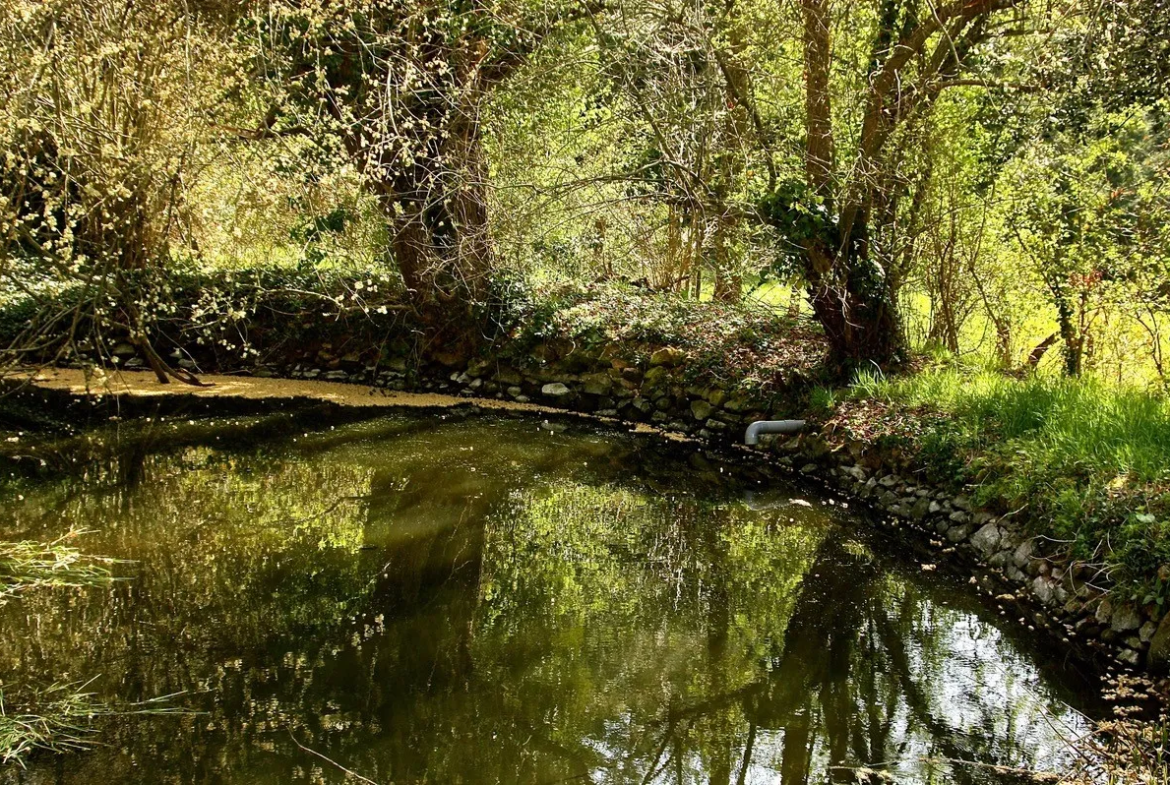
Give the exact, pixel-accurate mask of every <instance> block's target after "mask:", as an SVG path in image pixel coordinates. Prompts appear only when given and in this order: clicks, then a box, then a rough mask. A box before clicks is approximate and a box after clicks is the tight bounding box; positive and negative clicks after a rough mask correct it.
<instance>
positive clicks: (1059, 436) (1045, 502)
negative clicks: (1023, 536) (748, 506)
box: [850, 367, 1170, 602]
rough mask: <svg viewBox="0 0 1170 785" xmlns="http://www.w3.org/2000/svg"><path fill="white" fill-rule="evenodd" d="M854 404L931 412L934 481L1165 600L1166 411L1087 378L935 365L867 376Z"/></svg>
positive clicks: (927, 456) (925, 451) (1168, 525)
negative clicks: (967, 492) (958, 487)
mask: <svg viewBox="0 0 1170 785" xmlns="http://www.w3.org/2000/svg"><path fill="white" fill-rule="evenodd" d="M850 396H851V397H852V398H854V399H871V400H877V401H881V402H883V403H885V404H888V405H890V406H891V407H893V408H894V409H898V408H905V409H915V410H921V409H923V408H925V409H933V410H936V411H938V412H941V413H943V414H945V415H946V416H945V417H939V418H935V419H932V420H929V421H928V422H929V425H928V427H927V428H926V430H925V432H924V433H923V434H921V435H920V436H919V437H918V438H919V440H920V445H919V447H920V448H921V451H920V455H921V456H922V459H923V460H924V461H926V462H927V463H928V464H930V465H928V466H927V469H928V470H930V469H932V468H933V469H934V473H935V475H936V476H935V477H932V479H936V480H938V479H947V478H949V479H951V480H953V481H956V482H958V483H961V484H962V485H964V486H967V487H968V488H971V489H972V490H973V493H974V495H975V498H976V501H978V502H979V503H981V504H984V505H989V506H993V507H999V508H1000V509H1001V510H1002V511H1003V512H1009V511H1020V512H1021V513H1024V518H1025V519H1026V520H1028V521H1030V522H1032V523H1033V524H1034V525H1037V526H1040V527H1043V528H1045V529H1046V530H1045V531H1042V532H1038V533H1043V534H1047V535H1049V536H1052V537H1054V538H1055V539H1058V540H1061V541H1064V542H1065V543H1067V545H1068V547H1069V550H1070V552H1071V555H1073V556H1074V557H1075V558H1079V559H1084V560H1087V561H1096V562H1101V563H1103V564H1104V565H1105V566H1106V567H1107V568H1109V569H1110V570H1111V571H1112V572H1113V573H1114V574H1113V577H1114V578H1115V579H1117V580H1118V581H1119V582H1121V583H1128V584H1131V585H1132V586H1133V588H1134V590H1135V592H1136V594H1135V599H1139V600H1142V601H1158V602H1161V601H1162V599H1163V596H1164V595H1165V594H1166V593H1167V591H1168V590H1167V583H1168V581H1167V577H1170V576H1167V575H1165V574H1161V573H1165V572H1166V570H1165V568H1164V567H1163V565H1167V564H1170V404H1168V402H1167V400H1166V399H1165V398H1164V397H1162V396H1158V395H1153V394H1150V393H1147V392H1144V391H1141V390H1136V389H1125V388H1118V387H1112V386H1109V385H1106V384H1104V383H1102V382H1100V381H1098V380H1095V379H1092V378H1084V379H1067V378H1055V379H1054V378H1043V377H1029V378H1025V379H1017V378H1013V377H1009V376H1004V375H1002V374H997V373H992V372H980V371H975V372H971V371H964V370H962V369H956V368H953V367H952V368H946V367H943V368H934V369H928V370H925V371H921V372H918V373H916V374H913V375H907V376H902V377H895V378H884V377H881V376H877V375H864V376H861V377H859V378H858V380H857V381H856V383H855V384H854V385H853V387H852V389H851V391H850Z"/></svg>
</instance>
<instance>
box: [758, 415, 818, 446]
mask: <svg viewBox="0 0 1170 785" xmlns="http://www.w3.org/2000/svg"><path fill="white" fill-rule="evenodd" d="M802 428H804V420H757V421H756V422H754V423H752V424H751V425H749V426H748V427H747V431H746V432H744V435H743V443H744V444H747V445H757V444H759V443H760V436H761V435H762V434H765V433H800V431H801V429H802Z"/></svg>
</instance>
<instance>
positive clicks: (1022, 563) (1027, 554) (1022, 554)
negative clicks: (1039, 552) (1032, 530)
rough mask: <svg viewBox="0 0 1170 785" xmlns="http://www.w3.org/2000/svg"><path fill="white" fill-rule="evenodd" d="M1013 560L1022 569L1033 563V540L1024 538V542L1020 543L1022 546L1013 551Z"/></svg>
mask: <svg viewBox="0 0 1170 785" xmlns="http://www.w3.org/2000/svg"><path fill="white" fill-rule="evenodd" d="M1012 562H1014V563H1015V565H1016V567H1017V568H1019V569H1021V570H1024V569H1027V568H1028V565H1029V564H1031V563H1032V541H1031V540H1024V541H1023V542H1022V543H1020V547H1018V548H1016V550H1015V551H1014V552H1013V553H1012Z"/></svg>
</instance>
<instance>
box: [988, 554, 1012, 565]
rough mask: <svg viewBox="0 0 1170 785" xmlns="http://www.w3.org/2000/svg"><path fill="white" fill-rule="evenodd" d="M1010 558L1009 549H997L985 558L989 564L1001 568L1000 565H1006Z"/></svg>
mask: <svg viewBox="0 0 1170 785" xmlns="http://www.w3.org/2000/svg"><path fill="white" fill-rule="evenodd" d="M1011 560H1012V552H1011V551H999V552H998V553H993V554H992V555H991V558H990V559H988V560H987V563H988V564H990V565H991V566H992V567H1000V568H1002V567H1006V566H1008V564H1010V563H1011Z"/></svg>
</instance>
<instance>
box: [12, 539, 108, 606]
mask: <svg viewBox="0 0 1170 785" xmlns="http://www.w3.org/2000/svg"><path fill="white" fill-rule="evenodd" d="M82 534H84V532H80V531H71V532H69V533H68V534H66V535H64V536H62V537H59V538H58V539H56V540H53V541H52V542H47V543H46V542H35V541H29V540H25V541H20V542H0V605H3V604H4V603H6V602H8V601H9V600H11V599H12V598H14V597H16V596H17V595H18V594H20V593H22V592H25V591H29V590H32V589H35V588H40V587H50V586H55V587H66V586H73V587H78V586H105V585H109V583H110V582H112V581H113V580H114V578H113V575H112V574H111V572H110V569H109V565H111V564H113V563H114V561H115V560H113V559H108V558H104V557H101V556H91V555H88V554H85V553H83V552H82V551H81V550H79V549H78V548H76V547H74V546H72V545H71V544H70V543H72V542H74V541H75V540H76V539H77V538H78V537H79V536H80V535H82Z"/></svg>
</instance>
